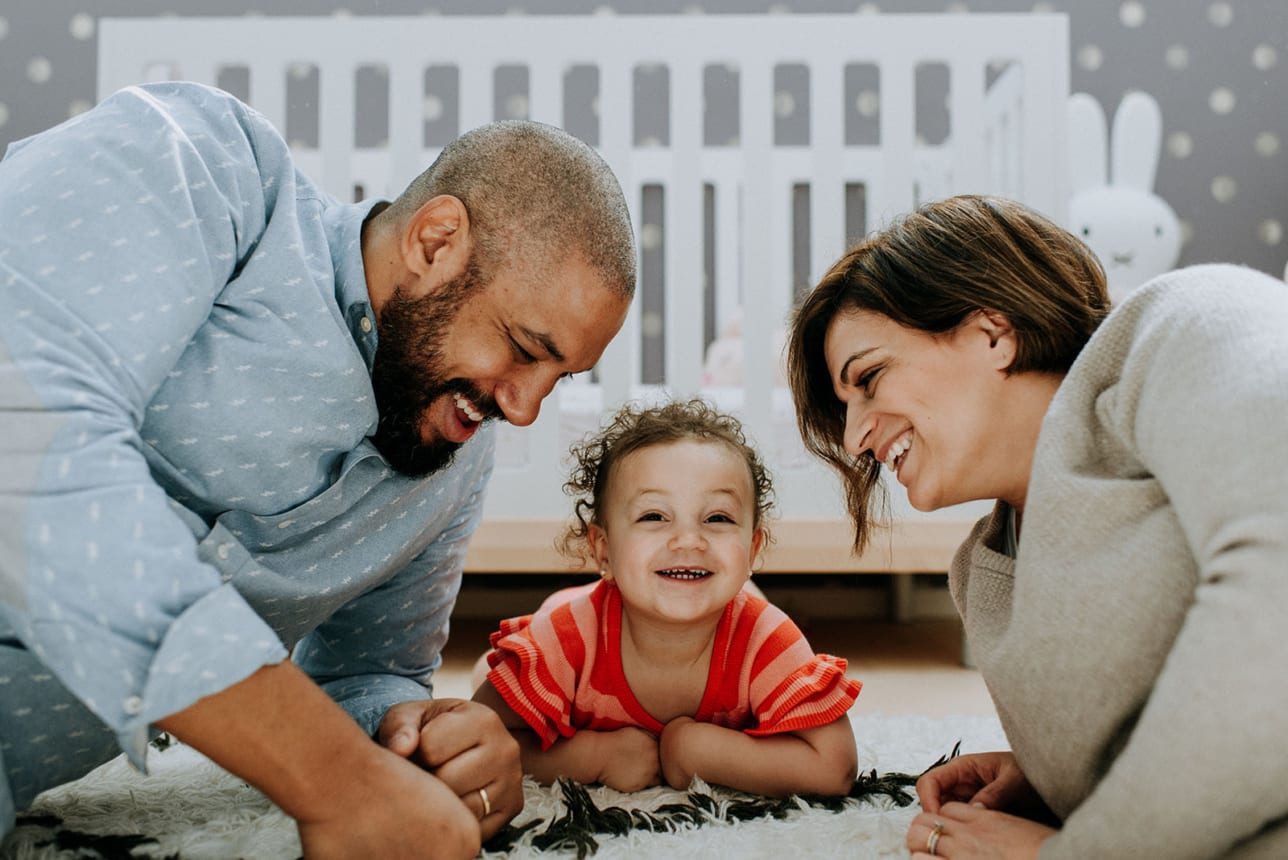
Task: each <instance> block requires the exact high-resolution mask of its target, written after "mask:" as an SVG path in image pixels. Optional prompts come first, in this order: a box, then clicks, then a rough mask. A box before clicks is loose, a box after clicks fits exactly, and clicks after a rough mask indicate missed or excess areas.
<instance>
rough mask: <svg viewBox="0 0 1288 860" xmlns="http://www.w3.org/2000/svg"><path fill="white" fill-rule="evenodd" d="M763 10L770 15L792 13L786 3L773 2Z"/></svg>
mask: <svg viewBox="0 0 1288 860" xmlns="http://www.w3.org/2000/svg"><path fill="white" fill-rule="evenodd" d="M765 11H766V12H768V13H769V14H770V15H790V14H791V13H792V7H791V6H788V5H787V4H786V3H773V4H771V5H770V7H769V8H768V9H766V10H765Z"/></svg>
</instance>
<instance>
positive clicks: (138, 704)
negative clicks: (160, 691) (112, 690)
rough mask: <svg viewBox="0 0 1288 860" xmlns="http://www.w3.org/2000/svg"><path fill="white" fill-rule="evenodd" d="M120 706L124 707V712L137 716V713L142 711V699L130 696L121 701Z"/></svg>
mask: <svg viewBox="0 0 1288 860" xmlns="http://www.w3.org/2000/svg"><path fill="white" fill-rule="evenodd" d="M121 708H122V709H124V711H125V713H127V714H129V715H130V716H131V717H137V716H138V715H139V714H141V713H143V699H141V698H139V697H138V696H130V697H129V698H128V699H126V700H125V701H124V702H122V703H121Z"/></svg>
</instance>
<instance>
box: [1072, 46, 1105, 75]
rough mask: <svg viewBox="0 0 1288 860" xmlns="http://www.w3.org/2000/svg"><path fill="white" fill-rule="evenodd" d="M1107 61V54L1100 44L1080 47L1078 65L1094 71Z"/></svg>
mask: <svg viewBox="0 0 1288 860" xmlns="http://www.w3.org/2000/svg"><path fill="white" fill-rule="evenodd" d="M1104 62H1105V54H1104V52H1103V51H1101V50H1100V46H1099V45H1083V46H1082V47H1081V48H1079V49H1078V65H1079V66H1081V67H1082V68H1083V69H1086V70H1087V71H1088V72H1094V71H1096V70H1097V69H1099V68H1100V66H1101V65H1102V64H1103V63H1104Z"/></svg>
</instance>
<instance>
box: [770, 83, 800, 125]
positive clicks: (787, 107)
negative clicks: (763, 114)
mask: <svg viewBox="0 0 1288 860" xmlns="http://www.w3.org/2000/svg"><path fill="white" fill-rule="evenodd" d="M795 112H796V99H795V98H794V97H793V96H792V94H791V93H789V92H787V91H786V90H778V91H777V92H776V93H774V116H776V117H778V118H779V119H783V118H784V117H789V116H791V115H792V114H794V113H795Z"/></svg>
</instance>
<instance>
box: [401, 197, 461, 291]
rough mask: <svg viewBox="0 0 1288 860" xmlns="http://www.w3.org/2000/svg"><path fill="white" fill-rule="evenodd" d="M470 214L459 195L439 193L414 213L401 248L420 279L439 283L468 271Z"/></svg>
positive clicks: (424, 281) (414, 273)
mask: <svg viewBox="0 0 1288 860" xmlns="http://www.w3.org/2000/svg"><path fill="white" fill-rule="evenodd" d="M469 233H470V216H469V212H467V211H466V209H465V204H464V203H462V202H461V200H460V198H457V197H453V196H451V195H450V194H439V195H438V196H436V197H432V198H430V199H429V200H427V201H425V203H424V204H422V205H421V207H420V208H419V209H417V210H416V211H415V212H414V213H412V216H411V218H409V219H408V220H407V225H406V227H405V228H404V229H403V234H402V245H401V247H400V248H399V250H400V252H401V254H402V258H403V264H404V265H405V266H406V267H407V269H408V271H410V272H411V273H412V274H413V275H415V276H416V279H417V281H420V282H423V283H425V284H427V285H428V286H436V285H438V284H440V283H443V282H446V281H449V280H451V279H452V278H455V277H457V276H458V275H460V274H461V273H462V272H464V271H465V267H466V265H467V264H468V263H469V256H470V248H469V244H470V243H469Z"/></svg>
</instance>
